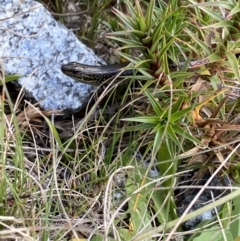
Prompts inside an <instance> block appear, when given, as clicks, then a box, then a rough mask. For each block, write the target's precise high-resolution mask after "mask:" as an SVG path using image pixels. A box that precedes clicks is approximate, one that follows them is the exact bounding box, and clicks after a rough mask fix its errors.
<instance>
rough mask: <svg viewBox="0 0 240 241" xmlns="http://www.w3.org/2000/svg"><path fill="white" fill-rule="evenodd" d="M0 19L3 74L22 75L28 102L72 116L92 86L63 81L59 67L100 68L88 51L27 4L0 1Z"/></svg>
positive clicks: (37, 5)
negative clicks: (80, 65)
mask: <svg viewBox="0 0 240 241" xmlns="http://www.w3.org/2000/svg"><path fill="white" fill-rule="evenodd" d="M0 20H1V21H0V59H1V61H2V63H3V66H4V69H5V72H6V74H20V75H21V78H20V79H19V80H18V83H19V84H20V85H21V86H23V87H24V89H25V93H26V95H27V96H28V97H31V98H34V99H35V100H36V101H40V106H41V107H42V108H43V109H52V110H57V109H64V110H70V111H76V110H78V109H80V108H81V107H82V106H83V105H85V104H86V102H87V101H88V98H89V96H90V95H91V93H92V92H93V87H92V86H90V85H85V84H81V83H77V82H76V81H74V80H72V79H71V78H69V77H67V76H65V75H64V74H63V73H62V72H61V65H63V64H66V63H68V62H70V61H77V62H80V63H85V64H90V65H99V64H100V63H103V61H102V60H101V59H99V58H98V57H96V56H95V55H94V53H93V51H92V50H90V49H89V48H87V47H86V46H85V45H84V44H82V43H81V42H80V41H79V40H78V39H77V38H76V37H75V35H74V34H73V33H72V32H71V31H70V30H68V29H67V28H66V27H64V26H63V25H62V24H61V23H58V22H57V21H56V20H54V18H53V17H52V16H51V14H50V13H49V12H48V11H47V10H46V9H45V8H44V7H43V5H42V4H40V3H38V2H35V1H32V0H25V1H19V0H0Z"/></svg>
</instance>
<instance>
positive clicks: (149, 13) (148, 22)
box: [145, 0, 155, 29]
mask: <svg viewBox="0 0 240 241" xmlns="http://www.w3.org/2000/svg"><path fill="white" fill-rule="evenodd" d="M154 6H155V0H151V1H150V3H149V5H148V8H147V11H146V16H145V23H146V27H147V29H151V28H152V20H153V10H154Z"/></svg>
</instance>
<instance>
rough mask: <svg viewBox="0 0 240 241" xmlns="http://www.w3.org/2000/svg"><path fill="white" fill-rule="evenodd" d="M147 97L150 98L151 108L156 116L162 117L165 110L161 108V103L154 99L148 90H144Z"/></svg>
mask: <svg viewBox="0 0 240 241" xmlns="http://www.w3.org/2000/svg"><path fill="white" fill-rule="evenodd" d="M144 93H145V95H146V96H147V97H148V100H149V102H150V104H151V106H152V107H153V109H154V111H155V114H156V115H157V116H161V115H162V113H163V110H162V108H161V106H160V105H159V103H158V102H157V101H156V99H155V98H154V97H153V95H152V94H151V93H150V92H149V91H148V90H147V89H145V90H144Z"/></svg>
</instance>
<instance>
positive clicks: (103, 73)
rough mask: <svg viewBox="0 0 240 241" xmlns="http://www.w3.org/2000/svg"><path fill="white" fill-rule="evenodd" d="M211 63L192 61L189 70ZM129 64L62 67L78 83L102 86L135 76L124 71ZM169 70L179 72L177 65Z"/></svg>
mask: <svg viewBox="0 0 240 241" xmlns="http://www.w3.org/2000/svg"><path fill="white" fill-rule="evenodd" d="M208 62H209V60H208V59H203V60H197V61H191V62H190V64H189V66H188V68H196V67H199V66H201V65H205V64H207V63H208ZM184 64H185V63H180V64H179V67H180V66H183V65H184ZM128 65H129V63H121V64H112V65H104V66H92V65H86V64H81V63H77V62H70V63H68V64H66V65H63V66H62V67H61V70H62V72H63V73H64V74H66V75H67V76H69V77H71V78H73V79H75V80H76V81H78V82H81V83H85V84H90V85H97V86H98V85H101V84H102V83H103V82H105V81H106V80H108V79H111V78H112V77H116V76H117V75H118V77H121V76H133V75H134V73H136V72H137V71H136V70H134V69H128V70H123V69H124V68H125V67H127V66H128ZM169 68H170V70H171V71H176V70H177V65H175V64H169Z"/></svg>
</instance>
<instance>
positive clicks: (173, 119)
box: [170, 107, 193, 123]
mask: <svg viewBox="0 0 240 241" xmlns="http://www.w3.org/2000/svg"><path fill="white" fill-rule="evenodd" d="M192 109H193V107H188V108H185V109H182V110H180V111H177V112H175V113H173V114H171V117H170V122H171V123H174V122H176V121H177V120H179V119H180V118H181V117H183V116H185V115H186V114H188V113H189V112H190V111H191V110H192Z"/></svg>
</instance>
